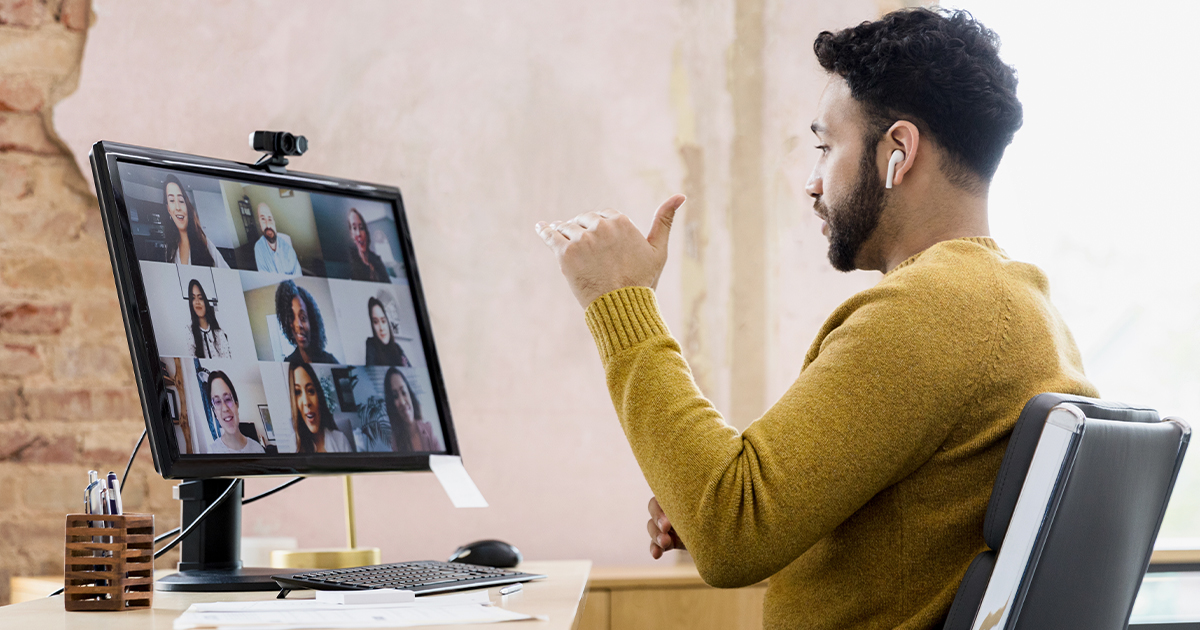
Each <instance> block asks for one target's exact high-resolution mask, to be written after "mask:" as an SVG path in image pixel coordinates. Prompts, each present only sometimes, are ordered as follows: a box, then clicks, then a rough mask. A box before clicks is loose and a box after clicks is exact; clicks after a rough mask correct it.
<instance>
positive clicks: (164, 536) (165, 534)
mask: <svg viewBox="0 0 1200 630" xmlns="http://www.w3.org/2000/svg"><path fill="white" fill-rule="evenodd" d="M178 533H179V528H178V527H176V528H175V529H172V530H171V531H169V532H163V533H161V534H159V535H157V536H155V537H154V544H156V545H157V544H158V543H160V542H162V541H163V540H165V539H167V538H170V537H171V536H174V535H175V534H178Z"/></svg>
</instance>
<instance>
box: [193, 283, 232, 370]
mask: <svg viewBox="0 0 1200 630" xmlns="http://www.w3.org/2000/svg"><path fill="white" fill-rule="evenodd" d="M188 295H189V296H190V299H189V300H188V302H189V303H190V304H191V308H190V309H188V310H189V311H190V312H191V314H192V317H191V319H192V321H191V323H190V324H188V337H189V338H190V339H191V341H190V342H189V343H190V344H191V346H190V350H191V353H192V356H194V357H196V358H199V359H216V358H221V359H232V358H233V354H232V353H231V352H230V350H229V337H228V336H227V335H226V334H225V331H224V330H221V324H219V323H218V322H217V312H216V309H214V308H213V305H212V302H209V301H208V294H207V293H205V292H204V287H203V286H201V284H200V281H199V280H194V279H193V280H192V281H191V282H189V283H188Z"/></svg>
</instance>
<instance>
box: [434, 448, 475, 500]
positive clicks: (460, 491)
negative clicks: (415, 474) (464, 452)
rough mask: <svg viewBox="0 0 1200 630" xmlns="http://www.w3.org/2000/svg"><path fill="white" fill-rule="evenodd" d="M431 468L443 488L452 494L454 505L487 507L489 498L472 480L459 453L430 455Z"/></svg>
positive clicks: (451, 498) (448, 493)
mask: <svg viewBox="0 0 1200 630" xmlns="http://www.w3.org/2000/svg"><path fill="white" fill-rule="evenodd" d="M429 468H430V470H432V471H433V474H434V475H437V479H438V481H439V482H440V483H441V484H442V489H443V490H445V491H446V494H447V495H449V496H450V502H451V503H453V504H454V507H458V508H473V507H487V506H488V504H487V500H485V499H484V498H483V494H482V493H480V492H479V488H477V487H475V482H474V481H471V476H470V475H468V474H467V469H466V468H463V464H462V459H461V458H459V457H458V456H457V455H430V456H429Z"/></svg>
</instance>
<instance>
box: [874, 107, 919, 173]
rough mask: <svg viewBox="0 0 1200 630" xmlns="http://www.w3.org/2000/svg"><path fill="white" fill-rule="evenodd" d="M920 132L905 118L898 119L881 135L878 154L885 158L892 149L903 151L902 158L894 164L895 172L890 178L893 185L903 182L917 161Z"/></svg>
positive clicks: (889, 154) (890, 153)
mask: <svg viewBox="0 0 1200 630" xmlns="http://www.w3.org/2000/svg"><path fill="white" fill-rule="evenodd" d="M920 144H921V132H920V131H919V130H918V129H917V126H916V125H914V124H912V123H911V122H908V121H907V120H898V121H896V123H895V124H894V125H892V126H891V128H890V129H888V130H887V133H885V134H884V135H883V142H882V143H880V149H881V151H880V154H881V155H883V156H884V159H885V160H887V159H888V158H889V157H890V156H891V155H892V152H894V151H897V150H899V151H901V152H902V153H904V159H903V160H901V161H900V162H899V163H898V164H896V174H895V177H894V178H893V179H892V185H893V186H899V185H900V184H901V183H903V182H904V176H905V175H906V174H907V173H908V172H909V171H910V170H912V167H913V164H915V163H916V161H917V151H919V150H920Z"/></svg>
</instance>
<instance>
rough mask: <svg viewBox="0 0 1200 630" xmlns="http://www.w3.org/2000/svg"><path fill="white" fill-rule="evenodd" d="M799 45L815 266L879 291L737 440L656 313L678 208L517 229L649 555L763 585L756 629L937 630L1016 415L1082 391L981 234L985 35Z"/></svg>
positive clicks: (994, 120)
mask: <svg viewBox="0 0 1200 630" xmlns="http://www.w3.org/2000/svg"><path fill="white" fill-rule="evenodd" d="M814 49H815V52H816V54H817V58H818V60H819V61H820V63H821V65H822V66H823V67H824V68H825V69H826V70H827V71H828V72H829V73H830V78H829V83H828V85H827V86H826V88H825V91H824V93H823V94H822V97H821V101H820V104H819V106H818V112H817V116H816V120H815V121H814V122H813V124H812V129H813V131H814V132H815V133H816V136H817V139H818V143H819V147H818V148H819V150H820V152H821V153H820V156H819V157H818V160H817V163H816V165H815V166H814V169H813V173H812V177H811V178H810V181H809V184H808V187H807V192H808V193H809V194H810V195H811V196H812V197H813V199H814V200H815V203H814V209H815V211H816V213H817V215H818V216H819V217H820V218H821V219H822V220H823V221H824V222H825V223H824V225H823V226H822V232H823V233H825V234H826V235H827V236H828V238H829V258H830V262H831V263H832V264H833V265H834V267H836V268H838V269H841V270H850V269H855V268H857V269H874V270H878V271H881V272H883V273H884V274H885V276H884V277H883V279H882V280H881V281H880V282H879V284H878V285H877V286H875V287H873V288H871V289H868V290H866V291H863V292H861V293H859V294H857V295H855V296H853V297H852V298H850V299H849V300H847V301H846V302H845V303H844V304H842V305H841V306H840V307H838V309H837V310H836V311H834V313H833V314H832V315H831V316H830V317H829V319H828V320H827V321H826V323H825V325H824V326H823V327H822V329H821V331H820V332H819V333H818V335H817V338H816V340H814V342H813V344H812V346H811V348H810V349H809V351H808V354H807V355H806V357H805V363H804V369H803V371H802V372H801V374H800V376H799V378H797V380H796V382H795V383H794V384H793V385H792V387H791V388H790V389H789V390H788V391H787V393H786V394H784V396H783V398H781V399H780V400H779V401H778V402H777V403H776V404H775V405H774V406H773V407H772V408H771V409H770V410H768V411H767V412H766V414H764V415H763V417H762V418H760V419H758V420H757V421H756V422H754V423H753V424H751V425H750V426H749V427H748V428H747V429H746V430H745V431H744V432H742V433H739V432H738V431H736V430H735V429H733V428H732V427H730V426H729V425H728V424H726V423H725V422H724V421H723V420H722V419H721V416H720V415H719V414H718V413H717V411H716V410H715V409H714V408H713V407H712V405H711V404H710V403H709V402H708V401H707V400H706V399H705V398H704V397H703V395H702V394H701V393H700V392H699V391H698V390H697V389H696V386H695V384H694V382H693V381H692V380H691V377H690V373H689V371H688V365H687V362H686V361H685V360H684V358H683V356H682V355H681V353H680V348H679V344H678V343H677V342H676V341H675V340H674V339H673V338H672V337H671V336H670V334H669V333H668V331H667V327H666V325H665V324H664V323H663V321H662V318H661V316H660V315H659V312H658V308H657V304H656V303H655V298H654V293H653V291H652V289H653V287H654V286H655V284H656V282H657V281H658V277H659V274H660V273H661V271H662V268H663V264H664V262H665V260H666V255H667V235H668V232H669V230H670V227H671V222H672V219H673V217H674V213H675V210H676V209H677V208H678V207H679V206H680V205H681V204H682V203H683V197H682V196H681V195H676V196H674V197H672V198H671V199H669V200H667V202H666V203H664V204H663V205H662V207H660V208H659V210H658V212H657V214H656V216H655V219H654V224H653V226H652V227H651V229H650V232H649V234H648V236H646V237H645V238H643V237H642V235H641V233H640V232H638V230H637V228H636V227H634V226H633V224H632V223H631V222H630V221H629V219H628V218H626V217H625V216H623V215H621V214H619V213H616V212H613V211H604V212H590V213H586V214H583V215H580V216H578V217H576V218H575V219H572V220H570V221H566V222H562V223H559V222H555V223H550V224H546V223H539V224H538V226H537V230H538V232H539V234H540V235H541V236H542V238H543V239H544V240H545V241H546V243H547V244H548V245H549V246H550V247H551V249H553V250H554V252H555V254H556V255H557V258H558V261H559V265H560V267H561V269H562V271H563V273H564V275H565V276H566V278H567V281H568V283H569V284H570V286H571V289H572V291H573V292H574V293H575V297H576V298H577V299H578V300H579V302H580V304H582V305H583V306H584V307H585V308H586V309H587V311H586V320H587V323H588V326H589V328H590V329H591V331H592V334H593V336H594V337H595V339H596V344H597V347H598V349H599V350H600V354H601V357H602V360H603V363H604V368H605V372H606V375H607V380H608V386H609V391H610V394H611V396H612V399H613V404H614V406H615V407H616V410H617V415H618V416H619V418H620V421H621V424H622V426H623V428H624V430H625V433H626V435H627V436H628V438H629V442H630V445H631V446H632V448H633V452H634V454H635V456H636V457H637V460H638V463H639V465H640V466H641V468H642V471H643V473H644V474H645V475H646V479H647V481H648V483H649V485H650V488H651V489H652V490H653V491H654V495H655V497H656V499H655V500H652V501H651V504H650V508H651V520H650V522H649V524H648V530H649V532H650V535H651V540H652V543H651V553H652V555H654V556H655V557H659V556H660V555H661V554H662V552H663V551H664V550H668V549H672V548H681V547H682V546H683V544H684V543H686V546H687V549H689V550H690V551H691V553H692V556H693V558H694V559H695V561H696V566H697V568H698V569H699V571H700V574H701V575H702V576H703V577H704V579H705V580H706V581H707V582H708V583H710V584H712V585H714V586H719V587H739V586H746V585H749V584H753V583H755V582H758V581H760V580H763V579H765V578H768V577H769V578H771V580H770V585H769V588H768V591H767V595H766V600H765V603H764V619H765V624H766V626H767V627H769V628H905V629H916V628H938V627H941V624H942V621H943V619H944V618H945V615H946V613H947V612H948V610H949V607H950V603H951V601H952V600H953V598H954V594H955V591H956V590H957V588H958V584H959V582H960V580H961V578H962V575H963V573H964V572H965V571H966V568H967V566H968V564H969V563H970V562H971V559H972V558H973V557H974V556H975V554H976V553H978V552H979V551H982V550H983V549H984V547H985V545H984V541H983V536H982V530H983V518H984V513H985V511H986V508H987V502H988V496H989V494H990V492H991V488H992V482H993V480H994V477H995V475H996V472H997V471H998V469H999V466H1000V460H1001V459H1002V457H1003V454H1004V449H1005V447H1006V445H1007V440H1008V436H1009V434H1010V432H1011V430H1012V427H1013V424H1014V423H1015V421H1016V418H1017V416H1018V415H1019V413H1020V411H1021V408H1022V406H1023V405H1024V403H1025V402H1026V401H1027V400H1028V399H1029V398H1031V397H1033V396H1034V395H1035V394H1038V393H1040V392H1046V391H1058V392H1066V393H1074V394H1082V395H1088V396H1095V395H1096V391H1095V390H1094V389H1093V388H1092V386H1091V385H1090V384H1089V383H1088V382H1087V381H1086V380H1085V378H1084V375H1083V368H1082V366H1081V360H1080V356H1079V352H1078V350H1077V349H1076V347H1075V343H1074V341H1073V340H1072V338H1071V335H1070V332H1069V331H1068V330H1067V328H1066V326H1065V325H1064V324H1063V322H1062V321H1061V319H1060V317H1059V315H1058V313H1057V311H1056V310H1055V309H1054V307H1053V306H1052V305H1051V304H1050V301H1049V295H1048V288H1047V281H1046V277H1045V276H1044V275H1043V274H1042V273H1041V271H1039V270H1038V269H1037V268H1036V267H1033V266H1031V265H1028V264H1024V263H1019V262H1015V261H1012V260H1011V259H1009V258H1008V257H1007V256H1006V255H1005V254H1004V252H1003V251H1002V250H1001V249H1000V248H999V247H998V246H997V245H996V243H995V242H994V241H992V239H991V238H989V237H988V221H987V190H988V184H989V181H990V180H991V177H992V175H993V174H994V173H995V171H996V167H997V166H998V164H999V162H1000V158H1001V157H1002V156H1003V152H1004V149H1005V147H1006V146H1007V145H1008V144H1009V142H1010V141H1011V140H1012V137H1013V134H1014V133H1015V132H1016V130H1017V129H1018V128H1019V127H1020V125H1021V106H1020V103H1019V102H1018V101H1017V99H1016V95H1015V90H1016V77H1015V76H1014V74H1013V71H1012V69H1011V68H1009V67H1008V66H1006V65H1004V64H1003V63H1002V62H1001V61H1000V59H999V56H998V53H997V39H996V37H995V35H994V33H992V32H991V31H989V30H987V29H986V28H984V27H983V26H982V25H981V24H979V23H978V22H976V21H974V19H973V18H971V17H970V15H968V14H966V13H962V12H947V11H940V10H939V11H936V12H935V11H929V10H925V9H917V10H907V11H902V12H897V13H892V14H889V15H887V16H885V17H884V18H882V19H881V20H879V21H876V22H871V23H864V24H861V25H859V26H857V27H854V28H851V29H846V30H843V31H841V32H838V33H828V32H826V33H822V34H821V35H820V36H819V37H818V38H817V40H816V43H815V46H814ZM893 156H895V159H894V160H893ZM889 163H891V166H892V168H891V170H892V171H893V172H891V173H889ZM889 175H890V176H891V177H890V187H889V181H888V180H889ZM660 506H661V507H660Z"/></svg>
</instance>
